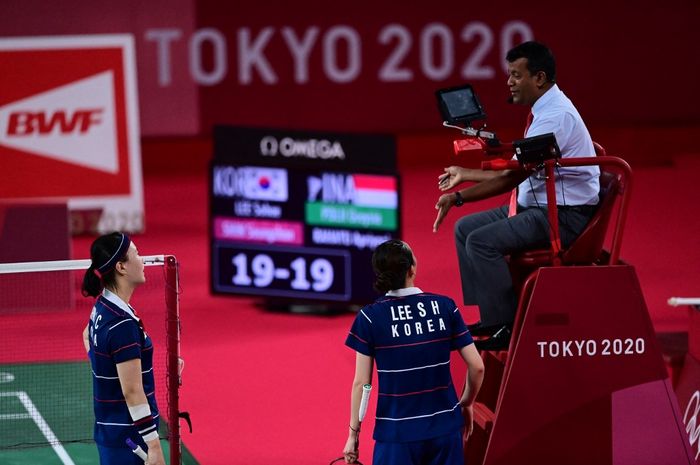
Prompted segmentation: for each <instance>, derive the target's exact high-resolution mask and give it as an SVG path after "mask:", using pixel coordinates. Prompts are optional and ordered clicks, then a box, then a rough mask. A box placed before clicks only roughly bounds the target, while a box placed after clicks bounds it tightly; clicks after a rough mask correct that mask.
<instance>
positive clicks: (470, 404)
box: [459, 344, 484, 436]
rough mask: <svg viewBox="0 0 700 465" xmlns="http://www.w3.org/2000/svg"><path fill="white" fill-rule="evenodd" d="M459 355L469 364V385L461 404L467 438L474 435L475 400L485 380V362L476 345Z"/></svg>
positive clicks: (471, 345)
mask: <svg viewBox="0 0 700 465" xmlns="http://www.w3.org/2000/svg"><path fill="white" fill-rule="evenodd" d="M459 355H461V356H462V359H463V360H464V361H465V362H466V364H467V385H466V386H465V388H464V392H462V397H461V398H460V399H459V403H460V405H461V406H462V412H463V413H464V416H465V422H466V425H465V427H466V430H465V433H466V435H467V436H469V435H470V434H472V423H473V420H474V400H475V399H476V395H477V394H478V393H479V389H481V383H482V382H483V380H484V361H483V360H482V359H481V355H479V352H477V350H476V347H474V344H469V345H466V346H464V347H462V348H461V349H459Z"/></svg>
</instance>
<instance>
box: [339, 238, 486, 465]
mask: <svg viewBox="0 0 700 465" xmlns="http://www.w3.org/2000/svg"><path fill="white" fill-rule="evenodd" d="M416 265H417V264H416V259H415V256H414V255H413V252H412V251H411V249H410V247H409V246H408V244H406V243H405V242H403V241H400V240H390V241H387V242H384V243H382V244H380V245H379V247H377V248H376V249H375V251H374V254H373V256H372V267H373V268H374V273H375V275H376V281H375V284H374V287H375V289H376V290H377V291H379V292H380V293H382V294H384V295H383V296H382V297H380V298H378V299H377V300H376V301H375V302H374V303H372V304H370V305H367V306H365V307H363V308H362V309H361V310H360V312H359V313H358V314H357V317H356V318H355V321H354V322H353V325H352V328H351V329H350V334H349V335H348V337H347V340H346V342H345V344H346V345H347V346H349V347H350V348H352V349H353V350H355V351H356V356H355V357H356V362H355V378H354V380H353V384H352V392H351V409H350V425H349V430H348V439H347V442H346V444H345V448H344V450H343V454H344V456H345V461H346V462H347V463H354V462H356V461H357V460H358V459H359V450H358V447H357V437H358V434H359V426H360V423H359V420H360V419H359V413H358V412H359V410H360V401H361V398H362V391H363V386H364V385H365V384H370V383H371V378H372V369H373V366H374V363H375V362H376V364H377V375H378V378H379V380H378V381H379V383H378V388H377V389H376V391H377V393H376V397H377V411H376V417H375V428H374V439H375V441H376V443H375V446H374V455H373V459H372V463H373V465H396V464H401V465H463V463H464V454H463V450H462V432H464V434H466V435H469V434H470V433H471V430H472V418H473V403H474V399H475V398H476V394H477V393H478V392H479V388H480V387H481V382H482V380H483V376H484V364H483V362H482V360H481V357H480V356H479V354H478V352H477V351H476V349H475V348H474V344H473V341H472V337H471V335H470V334H469V331H468V330H467V327H466V325H465V324H464V321H463V320H462V316H461V314H460V312H459V309H458V308H457V305H456V304H455V303H454V301H453V300H452V299H450V298H449V297H445V296H442V295H438V294H431V293H427V292H423V291H422V290H420V289H419V288H417V287H415V279H416V269H417V266H416ZM453 350H457V351H458V352H459V354H460V356H461V357H462V359H463V360H464V361H465V362H466V364H467V368H468V372H467V385H466V387H465V389H464V391H463V392H462V396H461V397H460V398H458V397H457V393H456V390H455V386H454V384H453V382H452V376H451V374H450V353H451V351H453ZM373 391H375V390H373Z"/></svg>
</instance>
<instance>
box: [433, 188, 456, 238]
mask: <svg viewBox="0 0 700 465" xmlns="http://www.w3.org/2000/svg"><path fill="white" fill-rule="evenodd" d="M454 200H455V196H454V194H442V195H441V196H440V198H439V199H438V201H437V203H436V204H435V210H437V211H438V212H437V217H436V218H435V223H433V232H437V230H438V228H439V227H440V225H441V224H442V220H444V219H445V216H447V212H448V211H450V208H452V205H453V204H454Z"/></svg>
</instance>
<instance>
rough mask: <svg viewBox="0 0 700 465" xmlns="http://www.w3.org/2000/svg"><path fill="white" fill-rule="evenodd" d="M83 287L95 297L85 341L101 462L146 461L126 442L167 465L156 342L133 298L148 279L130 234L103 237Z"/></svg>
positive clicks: (126, 464) (137, 464) (152, 464)
mask: <svg viewBox="0 0 700 465" xmlns="http://www.w3.org/2000/svg"><path fill="white" fill-rule="evenodd" d="M90 258H91V260H92V263H91V265H90V268H88V270H87V271H86V272H85V276H84V278H83V286H82V292H83V295H84V296H86V297H87V296H91V297H96V298H97V300H96V301H95V306H94V307H93V309H92V313H91V315H90V320H89V322H88V325H87V327H86V328H85V331H84V332H83V340H84V343H85V349H86V350H87V351H88V356H89V358H90V363H91V365H92V372H93V397H94V409H95V442H96V443H97V449H98V452H99V455H100V465H131V464H133V465H143V463H144V460H143V459H142V458H139V457H138V456H137V455H136V454H134V453H133V452H132V449H131V448H130V447H129V446H128V445H127V443H126V440H127V439H129V440H131V441H132V442H133V443H135V444H136V445H138V446H141V448H142V449H144V450H147V451H148V452H147V458H146V463H147V464H148V465H164V464H165V461H164V458H163V451H162V449H161V446H160V440H159V439H158V417H159V415H158V406H157V405H156V397H155V383H154V378H153V344H152V343H151V338H150V337H148V334H147V333H146V331H145V330H144V329H143V328H144V325H143V322H142V321H141V319H140V318H139V317H138V316H137V314H136V311H135V310H134V308H133V307H131V305H129V300H130V299H131V296H132V295H133V293H134V291H135V290H136V288H137V287H139V286H140V285H141V284H143V283H144V282H146V277H145V274H144V263H143V259H142V258H141V257H140V256H139V252H138V250H137V249H136V245H134V243H133V242H132V241H131V240H130V238H129V236H128V235H126V234H124V233H120V232H114V233H111V234H106V235H104V236H100V237H98V238H97V239H95V241H94V242H93V243H92V247H91V249H90Z"/></svg>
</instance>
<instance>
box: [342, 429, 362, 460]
mask: <svg viewBox="0 0 700 465" xmlns="http://www.w3.org/2000/svg"><path fill="white" fill-rule="evenodd" d="M356 443H357V441H356V439H355V435H353V434H350V435H349V436H348V440H347V442H346V443H345V448H344V449H343V457H345V463H355V462H357V460H358V459H359V458H360V451H359V449H355V444H356Z"/></svg>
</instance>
